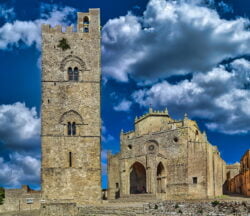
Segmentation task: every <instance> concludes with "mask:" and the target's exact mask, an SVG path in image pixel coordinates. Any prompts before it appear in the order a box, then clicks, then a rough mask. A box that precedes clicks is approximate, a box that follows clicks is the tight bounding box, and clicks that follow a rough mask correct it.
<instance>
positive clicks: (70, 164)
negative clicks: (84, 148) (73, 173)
mask: <svg viewBox="0 0 250 216" xmlns="http://www.w3.org/2000/svg"><path fill="white" fill-rule="evenodd" d="M69 167H72V152H69Z"/></svg>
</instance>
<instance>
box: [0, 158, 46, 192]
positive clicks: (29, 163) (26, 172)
mask: <svg viewBox="0 0 250 216" xmlns="http://www.w3.org/2000/svg"><path fill="white" fill-rule="evenodd" d="M40 167H41V163H40V160H39V159H38V158H35V157H32V156H27V155H21V154H19V153H13V154H10V160H8V161H4V159H3V158H1V157H0V170H1V172H0V184H1V185H3V186H5V187H11V188H13V187H20V186H21V185H22V184H40Z"/></svg>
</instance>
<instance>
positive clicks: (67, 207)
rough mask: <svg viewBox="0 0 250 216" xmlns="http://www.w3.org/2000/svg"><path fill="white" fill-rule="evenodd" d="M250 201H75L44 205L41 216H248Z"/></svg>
mask: <svg viewBox="0 0 250 216" xmlns="http://www.w3.org/2000/svg"><path fill="white" fill-rule="evenodd" d="M249 213H250V203H249V202H236V201H234V202H232V201H231V202H228V201H216V200H210V201H192V202H187V201H177V202H176V201H164V202H154V203H148V204H143V205H122V204H120V205H98V206H74V205H73V204H52V205H51V204H49V205H44V206H43V208H41V215H42V216H52V215H53V216H98V215H100V216H103V215H108V216H116V215H119V216H121V215H123V216H137V215H144V216H151V215H158V216H160V215H164V216H170V215H183V216H187V215H189V216H190V215H196V216H218V215H220V216H235V215H241V216H248V215H249Z"/></svg>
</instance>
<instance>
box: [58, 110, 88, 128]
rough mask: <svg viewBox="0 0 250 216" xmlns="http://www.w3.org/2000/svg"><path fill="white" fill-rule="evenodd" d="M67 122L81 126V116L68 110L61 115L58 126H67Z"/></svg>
mask: <svg viewBox="0 0 250 216" xmlns="http://www.w3.org/2000/svg"><path fill="white" fill-rule="evenodd" d="M68 122H74V123H75V124H78V125H79V124H83V118H82V116H81V115H80V114H79V113H78V112H76V111H75V110H69V111H67V112H65V113H63V114H62V116H61V118H60V120H59V123H60V124H65V125H66V124H68Z"/></svg>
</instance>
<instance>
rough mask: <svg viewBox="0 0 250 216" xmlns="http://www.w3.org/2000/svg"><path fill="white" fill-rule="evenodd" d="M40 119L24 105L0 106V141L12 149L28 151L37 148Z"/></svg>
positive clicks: (32, 110)
mask: <svg viewBox="0 0 250 216" xmlns="http://www.w3.org/2000/svg"><path fill="white" fill-rule="evenodd" d="M39 139H40V118H39V117H38V115H37V112H36V109H35V108H31V109H29V108H27V107H26V106H25V104H24V103H20V102H17V103H15V104H11V105H0V141H2V142H3V144H4V145H5V146H6V147H8V148H12V149H22V150H29V149H34V148H38V147H39V143H40V142H39Z"/></svg>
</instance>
